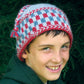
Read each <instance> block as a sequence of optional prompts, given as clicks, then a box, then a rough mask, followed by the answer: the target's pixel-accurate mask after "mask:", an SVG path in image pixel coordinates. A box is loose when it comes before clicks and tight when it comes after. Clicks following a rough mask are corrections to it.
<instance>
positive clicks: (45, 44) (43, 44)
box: [38, 42, 70, 47]
mask: <svg viewBox="0 0 84 84" xmlns="http://www.w3.org/2000/svg"><path fill="white" fill-rule="evenodd" d="M66 44H70V42H66V43H64V44H63V45H66ZM44 46H50V47H53V46H54V45H51V44H43V45H39V46H38V47H44Z"/></svg>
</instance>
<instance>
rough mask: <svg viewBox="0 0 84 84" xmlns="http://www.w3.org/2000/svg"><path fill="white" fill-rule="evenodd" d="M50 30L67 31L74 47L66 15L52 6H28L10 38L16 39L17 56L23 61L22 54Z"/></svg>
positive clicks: (16, 23)
mask: <svg viewBox="0 0 84 84" xmlns="http://www.w3.org/2000/svg"><path fill="white" fill-rule="evenodd" d="M48 30H62V31H65V32H66V33H67V34H68V36H69V38H70V46H71V45H72V39H73V36H72V31H71V28H70V24H69V21H68V19H67V17H66V15H65V13H64V12H63V11H62V10H61V9H59V8H58V7H56V6H54V5H51V4H34V5H26V6H24V7H23V8H21V10H20V11H19V13H18V15H17V17H16V20H15V25H14V29H13V30H12V32H11V35H10V37H15V38H16V49H17V56H18V58H19V59H20V60H21V61H22V60H23V59H22V57H21V55H22V52H23V51H24V49H25V48H26V46H27V45H28V44H29V43H30V42H31V41H32V40H33V39H34V38H35V37H36V36H38V35H40V34H41V33H43V32H45V31H48Z"/></svg>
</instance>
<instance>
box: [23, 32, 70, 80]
mask: <svg viewBox="0 0 84 84" xmlns="http://www.w3.org/2000/svg"><path fill="white" fill-rule="evenodd" d="M69 46H70V40H69V37H68V36H67V35H65V36H64V35H63V33H60V34H59V35H57V36H55V37H53V35H52V34H49V35H48V36H46V35H45V34H43V35H41V36H39V37H37V38H36V39H35V40H34V42H33V43H31V45H30V53H28V52H27V51H26V54H25V55H24V56H23V58H25V59H26V64H27V65H28V66H30V67H31V68H32V69H33V70H34V71H35V72H36V74H37V75H38V76H39V78H40V79H41V80H42V81H43V82H46V81H47V80H56V79H58V78H59V76H60V74H61V71H62V69H63V68H64V66H65V64H66V63H67V61H68V59H69V50H70V49H69Z"/></svg>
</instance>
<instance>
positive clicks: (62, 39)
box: [31, 33, 70, 46]
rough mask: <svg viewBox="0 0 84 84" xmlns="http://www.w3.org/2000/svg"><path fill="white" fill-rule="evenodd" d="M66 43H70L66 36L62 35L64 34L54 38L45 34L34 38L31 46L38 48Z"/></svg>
mask: <svg viewBox="0 0 84 84" xmlns="http://www.w3.org/2000/svg"><path fill="white" fill-rule="evenodd" d="M66 42H70V39H69V37H68V35H67V34H66V35H64V33H60V34H58V35H56V36H53V34H52V33H50V34H49V35H47V36H46V34H45V33H44V34H42V35H40V36H38V37H36V38H35V40H34V41H33V42H32V44H31V45H33V46H38V45H42V44H52V45H63V44H64V43H66Z"/></svg>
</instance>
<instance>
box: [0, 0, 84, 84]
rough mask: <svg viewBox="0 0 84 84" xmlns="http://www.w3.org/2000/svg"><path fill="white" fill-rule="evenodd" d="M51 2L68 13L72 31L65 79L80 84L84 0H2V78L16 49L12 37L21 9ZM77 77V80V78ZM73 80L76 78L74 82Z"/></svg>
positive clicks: (0, 72)
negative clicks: (71, 43) (71, 42)
mask: <svg viewBox="0 0 84 84" xmlns="http://www.w3.org/2000/svg"><path fill="white" fill-rule="evenodd" d="M35 3H51V4H54V5H57V6H58V7H59V8H61V9H62V10H64V12H65V13H66V14H67V16H68V18H69V20H70V23H71V27H72V31H73V37H74V38H73V45H72V48H71V52H70V60H69V62H68V63H67V65H66V67H65V69H64V70H63V76H62V77H63V80H65V81H66V82H67V84H76V83H77V84H80V81H81V80H82V76H83V75H82V74H83V70H84V69H83V65H84V42H83V41H84V36H83V35H84V33H83V32H84V28H83V27H84V17H83V16H84V11H83V10H84V6H83V5H84V1H83V0H80V2H79V1H78V0H76V1H74V0H69V1H68V0H46V1H45V0H10V1H9V0H3V1H2V0H0V78H1V76H2V75H3V74H4V73H5V71H6V67H7V64H8V62H9V60H10V58H11V57H12V54H13V53H14V51H15V39H12V38H11V39H10V32H11V30H12V29H13V27H14V19H15V18H16V15H17V13H18V11H19V9H20V8H21V7H22V6H24V5H26V4H35ZM75 79H77V80H75ZM73 80H75V81H74V82H73Z"/></svg>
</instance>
